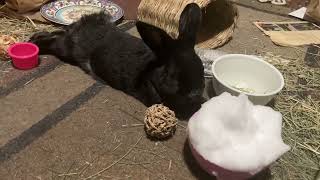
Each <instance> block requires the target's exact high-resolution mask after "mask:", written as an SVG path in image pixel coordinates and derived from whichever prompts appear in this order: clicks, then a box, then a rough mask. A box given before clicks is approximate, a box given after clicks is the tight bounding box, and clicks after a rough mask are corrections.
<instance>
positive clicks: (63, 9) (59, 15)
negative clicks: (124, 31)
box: [40, 0, 124, 25]
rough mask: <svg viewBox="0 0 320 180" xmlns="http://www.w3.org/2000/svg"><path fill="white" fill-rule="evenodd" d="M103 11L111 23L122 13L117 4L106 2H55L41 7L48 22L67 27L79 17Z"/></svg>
mask: <svg viewBox="0 0 320 180" xmlns="http://www.w3.org/2000/svg"><path fill="white" fill-rule="evenodd" d="M103 10H104V11H105V12H107V13H109V14H110V15H111V17H112V19H111V21H112V22H115V21H117V20H119V19H120V18H121V17H122V16H123V14H124V12H123V10H122V9H121V7H119V6H118V5H117V4H115V3H113V2H110V1H108V0H57V1H53V2H51V3H48V4H45V5H43V6H42V7H41V9H40V13H41V15H42V16H43V17H44V18H46V19H47V20H49V21H52V22H55V23H58V24H63V25H69V24H71V23H73V22H74V21H77V20H78V19H80V18H81V16H83V15H86V14H92V13H95V12H100V11H103Z"/></svg>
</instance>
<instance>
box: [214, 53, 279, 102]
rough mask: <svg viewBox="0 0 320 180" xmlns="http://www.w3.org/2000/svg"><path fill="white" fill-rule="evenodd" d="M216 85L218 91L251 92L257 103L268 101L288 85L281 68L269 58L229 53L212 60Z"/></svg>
mask: <svg viewBox="0 0 320 180" xmlns="http://www.w3.org/2000/svg"><path fill="white" fill-rule="evenodd" d="M212 73H213V76H214V78H213V87H214V90H215V92H216V93H217V95H220V94H221V93H223V92H229V93H230V94H232V95H235V96H237V95H239V94H240V93H243V94H246V95H248V97H249V99H250V100H251V102H253V104H256V105H266V104H268V103H269V102H270V101H271V100H272V99H273V98H274V96H275V95H276V94H277V93H279V92H280V91H281V90H282V88H283V86H284V79H283V76H282V74H281V73H280V71H279V70H278V69H276V68H275V67H274V66H273V65H271V64H269V63H268V62H266V61H264V60H262V59H260V58H258V57H255V56H250V55H242V54H229V55H223V56H220V57H219V58H217V59H216V60H215V61H214V62H213V64H212Z"/></svg>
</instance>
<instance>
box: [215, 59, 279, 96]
mask: <svg viewBox="0 0 320 180" xmlns="http://www.w3.org/2000/svg"><path fill="white" fill-rule="evenodd" d="M227 57H246V58H248V59H249V60H257V61H260V62H262V63H264V64H265V65H267V66H269V67H270V68H271V69H273V70H274V71H275V72H276V73H277V74H278V76H279V77H280V81H281V85H280V87H279V88H277V89H276V90H274V91H271V92H269V93H265V94H258V93H247V92H243V91H240V90H238V89H236V88H233V87H231V86H229V85H228V84H226V83H225V82H223V81H222V80H221V79H220V78H219V77H218V76H217V74H216V72H215V65H216V63H218V62H219V61H221V60H223V59H224V58H227ZM211 71H212V73H213V76H214V78H215V79H216V80H218V81H219V82H220V83H221V84H223V85H224V86H226V87H227V88H229V89H232V90H233V91H236V92H238V93H239V94H246V95H250V96H271V95H275V94H277V93H279V92H280V91H281V90H282V89H283V87H284V78H283V75H282V74H281V72H280V71H279V70H278V69H277V68H276V67H274V66H273V65H272V64H270V63H268V62H267V61H265V60H263V59H260V58H258V57H256V56H254V55H244V54H227V55H222V56H220V57H218V58H217V59H216V60H214V61H213V63H212V66H211Z"/></svg>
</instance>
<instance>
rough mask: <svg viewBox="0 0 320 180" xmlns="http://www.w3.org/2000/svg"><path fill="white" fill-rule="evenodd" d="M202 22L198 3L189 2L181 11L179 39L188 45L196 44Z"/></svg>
mask: <svg viewBox="0 0 320 180" xmlns="http://www.w3.org/2000/svg"><path fill="white" fill-rule="evenodd" d="M200 24H201V9H200V7H199V6H198V5H197V4H196V3H191V4H188V5H187V6H186V7H185V8H184V10H183V11H182V13H181V16H180V21H179V39H180V40H181V41H183V43H184V44H185V45H187V46H192V47H193V46H194V45H195V43H196V37H197V32H198V29H199V26H200Z"/></svg>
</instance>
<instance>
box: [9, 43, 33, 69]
mask: <svg viewBox="0 0 320 180" xmlns="http://www.w3.org/2000/svg"><path fill="white" fill-rule="evenodd" d="M8 54H9V56H10V57H11V59H12V62H13V65H14V67H16V68H17V69H22V70H28V69H32V68H34V67H36V66H37V65H38V63H39V61H38V58H39V48H38V46H37V45H35V44H33V43H15V44H13V45H11V46H10V47H9V49H8Z"/></svg>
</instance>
